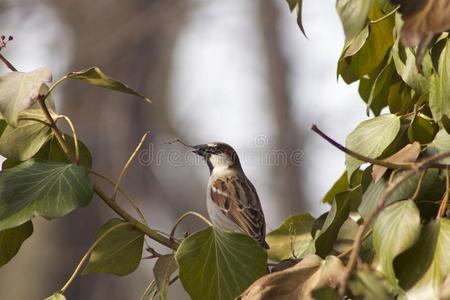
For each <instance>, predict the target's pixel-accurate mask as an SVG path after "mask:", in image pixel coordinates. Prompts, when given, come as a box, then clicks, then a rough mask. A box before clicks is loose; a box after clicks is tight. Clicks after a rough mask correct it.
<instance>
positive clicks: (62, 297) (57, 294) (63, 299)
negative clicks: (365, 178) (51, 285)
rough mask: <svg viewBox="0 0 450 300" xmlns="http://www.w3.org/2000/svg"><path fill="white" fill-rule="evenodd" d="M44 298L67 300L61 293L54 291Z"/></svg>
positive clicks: (47, 299)
mask: <svg viewBox="0 0 450 300" xmlns="http://www.w3.org/2000/svg"><path fill="white" fill-rule="evenodd" d="M44 300H67V299H66V297H64V295H63V294H60V293H54V294H53V295H51V296H50V297H48V298H45V299H44Z"/></svg>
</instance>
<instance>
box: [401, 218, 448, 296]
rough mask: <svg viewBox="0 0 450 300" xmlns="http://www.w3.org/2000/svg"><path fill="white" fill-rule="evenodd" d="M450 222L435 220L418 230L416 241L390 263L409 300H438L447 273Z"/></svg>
mask: <svg viewBox="0 0 450 300" xmlns="http://www.w3.org/2000/svg"><path fill="white" fill-rule="evenodd" d="M448 249H450V220H448V219H442V218H441V219H437V220H434V221H431V222H430V223H428V224H427V225H426V226H425V227H424V228H423V230H422V232H421V235H420V237H419V240H418V241H417V243H416V244H415V245H414V247H412V248H410V249H409V250H407V251H406V252H404V253H402V254H401V255H400V256H399V257H398V258H397V259H396V260H395V262H394V266H395V271H396V273H397V275H398V278H399V280H400V285H401V286H402V287H403V288H404V289H405V290H407V292H406V296H407V298H408V299H410V300H416V299H417V300H419V299H439V292H440V289H441V286H442V285H443V282H444V279H445V277H446V276H447V275H448V274H449V273H450V252H449V251H448Z"/></svg>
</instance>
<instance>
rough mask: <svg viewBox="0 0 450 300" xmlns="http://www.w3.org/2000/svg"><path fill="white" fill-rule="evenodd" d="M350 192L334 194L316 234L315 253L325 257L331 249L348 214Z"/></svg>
mask: <svg viewBox="0 0 450 300" xmlns="http://www.w3.org/2000/svg"><path fill="white" fill-rule="evenodd" d="M351 194H352V193H351V192H343V193H339V194H337V195H336V197H335V199H334V201H333V204H332V205H331V209H330V212H329V213H328V215H327V218H326V219H325V222H324V224H323V226H322V228H321V229H320V231H319V232H318V234H316V240H315V247H316V253H317V255H319V256H321V257H325V256H326V255H328V254H329V253H330V251H331V250H332V249H333V244H334V242H335V241H336V238H337V236H338V234H339V230H340V228H341V226H342V224H344V222H345V221H346V220H347V218H348V216H349V214H350V207H351Z"/></svg>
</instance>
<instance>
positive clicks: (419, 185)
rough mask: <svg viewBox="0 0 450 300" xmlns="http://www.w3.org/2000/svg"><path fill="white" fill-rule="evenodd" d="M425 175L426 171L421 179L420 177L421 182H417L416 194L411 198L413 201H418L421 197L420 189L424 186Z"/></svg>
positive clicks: (421, 175) (421, 174)
mask: <svg viewBox="0 0 450 300" xmlns="http://www.w3.org/2000/svg"><path fill="white" fill-rule="evenodd" d="M425 173H426V171H422V173H420V177H419V181H418V182H417V187H416V190H415V191H414V194H413V195H412V197H411V200H412V201H416V199H417V197H418V196H419V193H420V187H421V186H422V181H423V178H424V177H425Z"/></svg>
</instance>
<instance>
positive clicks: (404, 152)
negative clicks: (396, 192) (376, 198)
mask: <svg viewBox="0 0 450 300" xmlns="http://www.w3.org/2000/svg"><path fill="white" fill-rule="evenodd" d="M419 154H420V144H419V143H418V142H414V143H412V144H408V145H406V146H405V147H403V148H402V149H400V150H399V151H397V152H396V153H394V154H392V155H391V156H389V157H388V158H386V159H384V160H383V161H385V162H390V163H396V164H402V163H408V162H415V161H416V160H417V157H418V156H419ZM386 170H387V168H386V167H382V166H379V165H374V166H373V168H372V178H373V181H374V182H377V181H378V180H380V178H381V177H383V175H384V173H386Z"/></svg>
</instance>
